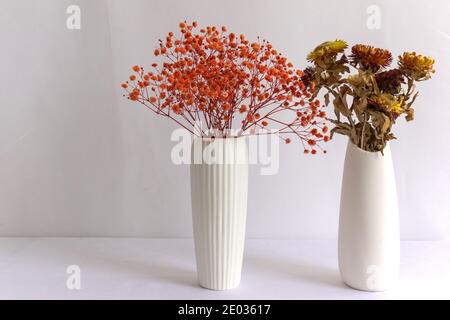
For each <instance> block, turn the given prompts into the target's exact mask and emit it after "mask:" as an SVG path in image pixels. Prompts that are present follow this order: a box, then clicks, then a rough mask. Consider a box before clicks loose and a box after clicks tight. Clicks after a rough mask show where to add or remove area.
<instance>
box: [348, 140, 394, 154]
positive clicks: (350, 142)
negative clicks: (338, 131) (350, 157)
mask: <svg viewBox="0 0 450 320" xmlns="http://www.w3.org/2000/svg"><path fill="white" fill-rule="evenodd" d="M348 144H349V145H351V146H352V148H353V149H355V150H358V151H359V152H361V153H365V154H371V155H376V154H378V153H380V154H381V151H386V150H387V149H388V148H390V144H389V141H387V142H386V146H385V147H384V149H383V150H380V151H367V150H364V149H361V148H360V147H359V146H357V145H356V144H354V143H353V142H352V141H351V140H350V139H349V140H348Z"/></svg>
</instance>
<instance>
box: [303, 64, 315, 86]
mask: <svg viewBox="0 0 450 320" xmlns="http://www.w3.org/2000/svg"><path fill="white" fill-rule="evenodd" d="M314 73H315V71H314V68H313V67H307V68H305V70H303V76H302V77H301V80H302V82H303V84H304V85H305V86H306V87H309V85H310V84H311V82H313V81H314Z"/></svg>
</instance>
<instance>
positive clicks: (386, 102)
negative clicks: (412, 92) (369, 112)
mask: <svg viewBox="0 0 450 320" xmlns="http://www.w3.org/2000/svg"><path fill="white" fill-rule="evenodd" d="M369 101H370V103H371V104H372V105H375V106H377V107H378V108H380V109H382V110H384V111H387V112H390V113H392V114H393V115H394V117H398V116H399V115H401V114H402V113H404V112H405V109H403V107H402V106H403V99H400V100H397V99H396V98H395V97H394V96H393V95H392V94H388V93H382V94H380V95H378V96H373V97H371V98H370V99H369Z"/></svg>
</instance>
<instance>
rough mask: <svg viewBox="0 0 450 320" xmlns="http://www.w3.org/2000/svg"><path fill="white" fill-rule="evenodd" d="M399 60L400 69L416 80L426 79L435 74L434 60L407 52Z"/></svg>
mask: <svg viewBox="0 0 450 320" xmlns="http://www.w3.org/2000/svg"><path fill="white" fill-rule="evenodd" d="M398 59H399V61H398V65H399V66H400V68H401V69H402V70H403V71H405V72H406V73H408V74H410V75H412V76H413V77H414V78H417V79H419V78H424V77H427V76H430V74H431V73H433V72H434V69H433V66H434V59H433V58H431V57H427V56H423V55H420V54H416V53H415V52H405V53H403V55H401V56H399V57H398Z"/></svg>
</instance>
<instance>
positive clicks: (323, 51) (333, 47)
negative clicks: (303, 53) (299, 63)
mask: <svg viewBox="0 0 450 320" xmlns="http://www.w3.org/2000/svg"><path fill="white" fill-rule="evenodd" d="M347 47H348V45H347V42H345V41H344V40H334V41H327V42H324V43H322V44H320V45H318V46H317V47H316V48H315V49H314V50H313V51H312V52H311V53H310V54H309V55H308V61H310V62H314V63H317V62H319V61H321V60H323V59H324V58H325V57H334V56H336V55H337V54H338V53H341V52H344V50H345V49H346V48H347Z"/></svg>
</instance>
